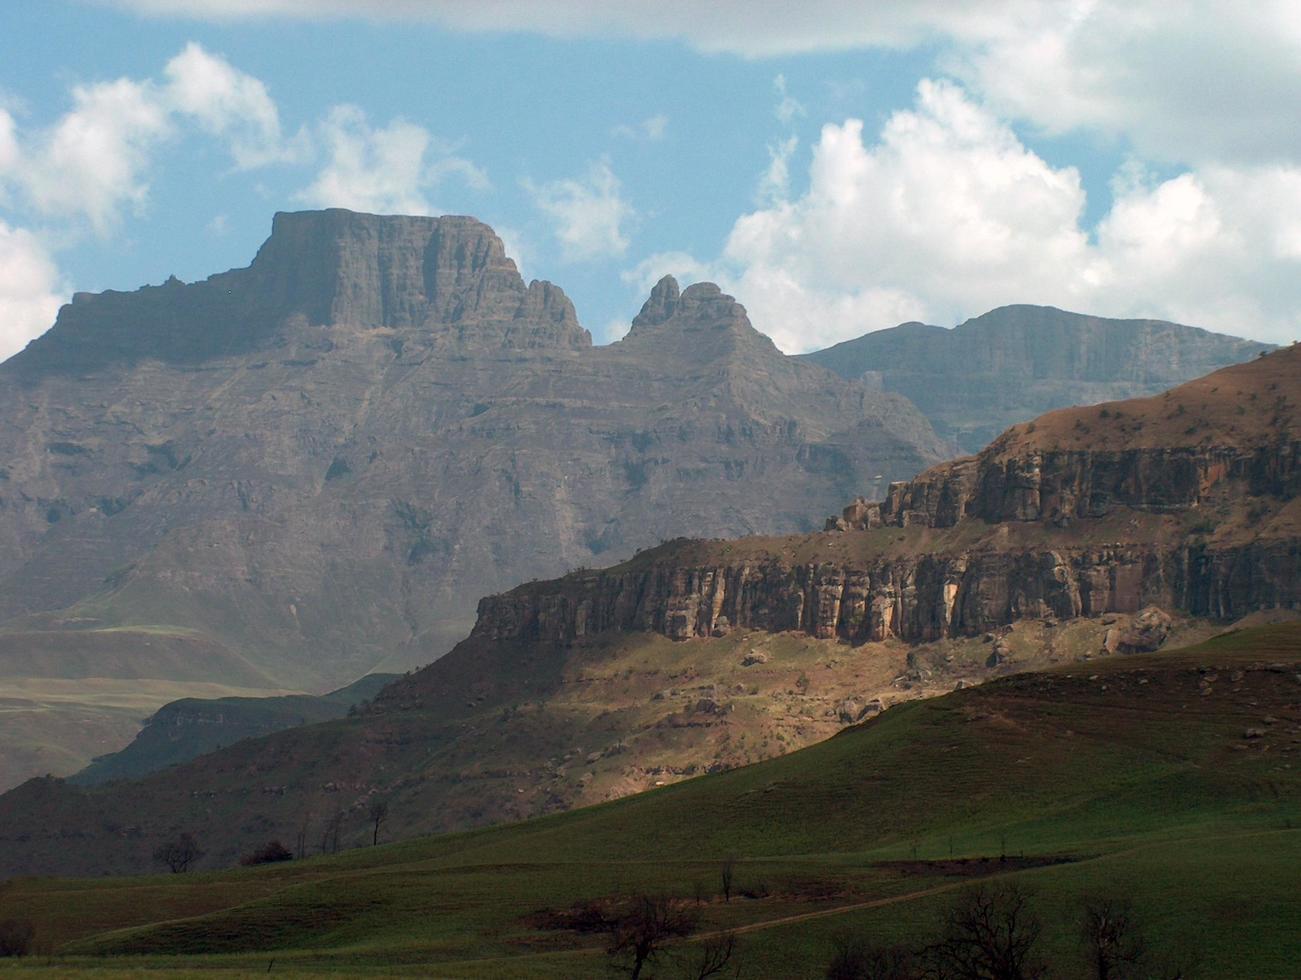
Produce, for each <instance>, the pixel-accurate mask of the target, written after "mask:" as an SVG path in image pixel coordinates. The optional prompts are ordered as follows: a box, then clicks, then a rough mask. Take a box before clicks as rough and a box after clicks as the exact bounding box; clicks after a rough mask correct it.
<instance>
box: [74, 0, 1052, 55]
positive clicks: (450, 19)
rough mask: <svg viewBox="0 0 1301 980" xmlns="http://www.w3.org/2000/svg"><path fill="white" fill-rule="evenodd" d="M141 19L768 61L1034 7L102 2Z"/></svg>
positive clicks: (987, 27)
mask: <svg viewBox="0 0 1301 980" xmlns="http://www.w3.org/2000/svg"><path fill="white" fill-rule="evenodd" d="M99 2H100V3H102V4H104V5H107V6H114V7H119V8H122V9H125V10H131V11H135V12H137V13H142V14H149V15H157V16H176V17H191V18H197V19H204V20H218V21H222V20H242V19H254V18H299V19H331V18H340V19H342V18H357V19H368V20H426V21H431V22H433V23H436V24H441V25H443V26H445V27H449V28H452V29H454V30H463V31H492V32H499V31H501V30H502V25H503V24H509V25H510V29H511V30H515V31H530V32H535V33H539V34H545V35H549V36H553V37H593V36H598V37H600V36H617V37H629V38H643V39H679V40H684V41H687V42H688V43H690V44H692V45H693V46H695V47H697V48H699V49H700V50H704V51H725V52H731V53H736V54H743V55H746V56H752V57H758V56H765V55H774V54H789V53H795V52H802V51H816V50H828V49H829V50H842V51H843V50H849V49H852V48H859V47H864V46H874V47H882V46H888V47H899V46H905V45H912V44H916V43H921V42H924V41H929V40H934V39H935V38H937V37H942V36H945V35H956V36H960V37H967V36H977V37H980V36H985V35H987V34H988V33H989V32H990V31H991V30H992V29H993V27H994V26H995V25H996V24H997V22H998V21H999V20H1000V19H1004V18H1006V17H1008V16H1012V15H1013V14H1014V13H1016V12H1017V11H1021V10H1027V9H1033V8H1034V7H1035V6H1036V3H1035V2H1034V0H988V2H986V3H981V4H954V3H951V2H949V0H885V2H879V3H872V4H866V3H857V2H847V0H805V2H804V3H801V4H789V3H781V2H775V0H762V2H758V3H756V2H755V0H712V2H711V3H707V4H702V3H700V2H699V0H621V2H620V3H603V4H594V3H592V2H591V0H488V2H483V3H465V2H463V0H383V2H376V3H370V4H359V3H357V2H356V0H99Z"/></svg>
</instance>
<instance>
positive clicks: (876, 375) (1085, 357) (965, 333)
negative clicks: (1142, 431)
mask: <svg viewBox="0 0 1301 980" xmlns="http://www.w3.org/2000/svg"><path fill="white" fill-rule="evenodd" d="M1268 349H1270V345H1269V344H1261V343H1257V342H1255V341H1249V340H1241V339H1239V338H1237V337H1228V336H1225V335H1223V334H1214V333H1209V332H1208V331H1205V330H1200V329H1198V328H1196V327H1186V326H1181V325H1179V324H1176V323H1166V322H1164V321H1161V320H1112V319H1107V318H1105V317H1096V316H1086V315H1082V314H1079V313H1068V312H1066V311H1064V310H1058V309H1054V308H1052V307H1048V306H1029V305H1015V306H1004V307H1000V308H999V309H996V310H991V311H990V312H989V313H985V314H983V315H982V316H978V317H975V318H974V319H971V320H968V321H966V322H965V323H962V324H960V325H958V326H957V327H954V328H952V329H945V328H943V327H936V326H929V325H927V324H923V323H905V324H902V325H900V326H897V327H892V328H890V329H888V330H877V331H874V332H873V333H870V334H867V335H865V336H863V337H859V338H857V339H855V340H848V341H845V342H844V343H841V344H837V345H836V346H834V347H830V348H828V349H826V350H822V351H817V352H815V353H812V354H805V355H803V356H804V357H806V358H808V359H809V360H812V361H814V362H815V363H817V364H821V365H822V366H823V367H826V368H829V369H831V370H832V371H835V372H836V373H838V374H840V375H842V376H843V377H846V378H863V379H865V380H867V381H869V382H870V383H873V384H878V385H880V386H882V387H883V388H884V389H885V390H887V391H897V392H899V393H900V394H903V395H906V396H908V398H909V399H911V400H912V401H913V402H914V403H916V404H917V406H918V407H919V408H921V410H922V411H923V412H925V413H926V415H927V417H928V418H929V419H930V420H931V422H932V424H933V425H934V426H935V428H936V431H938V432H939V433H940V434H941V435H943V436H945V437H947V438H952V439H954V440H955V441H956V442H957V443H958V444H959V446H960V447H961V448H962V449H963V450H964V451H966V452H976V451H978V450H980V449H982V448H984V446H985V445H986V443H988V442H989V441H990V440H991V439H993V438H994V437H995V436H997V435H998V434H999V433H1000V432H1002V431H1003V430H1004V429H1006V428H1007V427H1008V426H1010V425H1013V424H1015V423H1018V422H1023V421H1026V420H1028V419H1032V418H1034V417H1036V416H1037V415H1040V414H1042V413H1043V412H1047V411H1051V410H1052V409H1055V408H1059V407H1061V406H1064V405H1086V404H1092V403H1096V402H1103V401H1113V400H1116V399H1122V398H1135V397H1140V396H1143V395H1150V394H1154V393H1156V392H1159V391H1162V390H1163V389H1166V388H1169V387H1170V386H1172V385H1176V384H1179V383H1181V382H1184V381H1188V380H1190V379H1192V378H1195V377H1198V376H1200V375H1203V374H1207V373H1209V372H1211V371H1214V370H1216V369H1217V368H1220V367H1224V366H1226V365H1229V364H1234V363H1238V362H1241V361H1245V360H1247V359H1249V358H1251V357H1254V356H1256V355H1257V354H1258V353H1260V352H1261V351H1263V350H1268Z"/></svg>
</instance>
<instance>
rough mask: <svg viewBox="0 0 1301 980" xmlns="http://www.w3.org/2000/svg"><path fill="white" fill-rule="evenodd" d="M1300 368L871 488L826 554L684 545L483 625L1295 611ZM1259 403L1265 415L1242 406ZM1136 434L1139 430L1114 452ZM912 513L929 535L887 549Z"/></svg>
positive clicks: (951, 625)
mask: <svg viewBox="0 0 1301 980" xmlns="http://www.w3.org/2000/svg"><path fill="white" fill-rule="evenodd" d="M1299 379H1301V347H1292V348H1289V349H1287V350H1283V351H1279V352H1277V353H1275V354H1272V355H1269V356H1268V357H1266V358H1262V359H1260V360H1258V361H1257V362H1254V363H1252V364H1246V365H1240V366H1237V367H1234V368H1229V369H1225V370H1224V371H1220V372H1217V373H1216V374H1213V375H1210V376H1209V377H1208V378H1207V379H1201V380H1199V381H1197V382H1194V383H1191V384H1189V385H1185V386H1182V387H1180V388H1177V389H1174V390H1173V391H1171V392H1169V393H1167V394H1166V395H1165V396H1162V397H1160V398H1157V399H1151V400H1148V401H1142V400H1139V401H1133V402H1126V403H1121V404H1118V405H1116V404H1113V405H1110V406H1095V407H1093V408H1089V409H1074V410H1067V411H1065V412H1062V413H1054V414H1053V415H1049V416H1046V417H1044V418H1043V419H1041V420H1039V421H1038V422H1037V423H1032V424H1030V425H1028V426H1024V427H1017V428H1015V429H1013V430H1010V431H1009V432H1008V433H1007V434H1005V435H1004V436H1003V437H1002V438H1000V439H999V440H997V441H996V442H995V443H994V444H992V445H991V446H990V447H989V448H988V449H987V450H986V451H985V452H983V453H981V454H980V455H979V456H977V457H971V458H967V459H963V460H958V461H956V462H953V463H946V464H941V465H940V466H937V467H935V468H933V469H932V470H929V471H927V472H926V473H924V474H922V475H921V476H920V477H918V478H917V479H916V480H913V481H911V482H907V483H905V482H899V483H895V484H893V485H892V486H891V487H890V492H889V495H888V496H887V498H886V499H885V500H884V501H881V502H868V501H865V500H859V501H856V502H855V503H854V504H852V505H850V506H849V507H848V508H846V510H845V512H844V514H843V515H842V516H841V517H839V518H834V519H833V520H831V521H829V522H828V527H827V537H826V538H824V539H822V541H821V543H819V541H818V540H816V539H806V540H805V542H804V544H803V548H802V550H803V551H804V552H806V553H812V554H813V555H814V557H812V558H808V559H805V560H797V559H795V558H794V557H793V555H794V551H796V550H799V549H787V551H788V552H790V553H789V554H787V555H785V556H780V555H778V554H777V552H780V551H781V550H782V549H781V548H780V547H774V548H770V549H768V551H767V553H766V554H765V553H764V551H763V549H759V550H758V551H757V552H756V551H755V550H754V549H750V550H749V553H748V554H747V555H746V556H745V557H744V558H741V559H739V560H738V559H733V560H727V559H726V558H725V557H724V556H725V555H726V554H727V553H728V552H729V551H731V550H732V548H731V546H728V545H724V544H719V545H717V546H716V547H713V548H711V547H709V546H707V545H704V546H695V547H694V548H692V549H684V548H683V547H681V546H669V547H667V548H664V549H660V550H657V551H656V552H653V553H650V554H647V555H643V556H640V557H639V558H638V559H637V560H635V561H633V562H630V563H629V564H627V565H625V566H621V567H616V568H613V569H610V570H608V571H605V572H598V573H587V574H585V575H581V576H575V577H570V578H568V579H564V580H561V581H559V582H556V583H550V584H543V585H529V586H524V587H522V588H519V589H516V590H514V591H513V592H510V593H507V594H506V595H503V596H494V597H490V598H488V599H485V600H484V601H483V602H482V603H481V604H480V607H479V622H478V625H477V626H476V633H481V634H483V635H484V636H487V637H489V638H493V639H506V638H520V639H541V640H549V641H569V640H574V639H577V638H581V637H584V636H587V635H590V634H593V633H599V632H603V631H606V630H644V631H653V632H657V633H663V634H665V635H668V636H671V637H674V638H678V639H685V638H688V637H694V636H707V635H710V634H717V633H720V632H726V631H727V630H729V629H733V628H737V627H743V628H758V629H765V630H773V631H779V630H799V631H803V632H807V633H810V634H812V635H815V636H818V637H826V638H831V637H839V638H842V639H845V640H848V641H850V642H865V641H869V640H882V639H886V638H888V637H892V636H897V637H901V638H903V639H905V640H910V641H918V642H923V641H930V640H935V639H939V638H942V637H947V636H954V635H961V634H974V633H979V632H983V631H986V630H990V629H993V628H995V627H998V626H1002V625H1005V624H1007V623H1011V622H1014V621H1016V620H1018V619H1023V618H1042V617H1050V618H1056V619H1071V618H1074V617H1077V616H1082V615H1097V614H1102V613H1109V612H1134V611H1137V610H1138V609H1140V608H1141V607H1143V606H1147V605H1159V606H1163V607H1165V608H1169V609H1178V610H1182V611H1184V612H1186V613H1188V614H1191V615H1196V616H1207V617H1212V618H1217V619H1234V618H1237V617H1240V616H1243V615H1246V614H1247V613H1249V612H1252V611H1254V610H1257V609H1261V608H1272V607H1296V606H1297V605H1298V604H1301V540H1299V536H1298V527H1297V523H1296V518H1297V517H1298V510H1299V506H1298V505H1301V500H1298V493H1299V492H1301V439H1298V427H1297V407H1298V402H1299V401H1301V397H1299V396H1301V390H1299V388H1301V380H1299ZM1266 395H1267V397H1262V396H1266ZM1253 399H1254V400H1255V401H1256V402H1258V403H1260V404H1261V406H1262V408H1263V409H1264V410H1265V411H1266V412H1268V413H1269V414H1268V415H1267V417H1266V418H1265V419H1259V418H1257V419H1250V418H1248V417H1247V413H1245V412H1243V413H1240V412H1239V411H1238V406H1239V405H1241V404H1243V403H1244V402H1246V403H1248V404H1249V403H1250V402H1251V401H1252V400H1253ZM1172 421H1173V422H1174V424H1173V425H1171V424H1169V423H1171V422H1172ZM1095 430H1099V431H1098V434H1097V435H1096V436H1094V437H1092V438H1091V437H1090V433H1093V432H1094V431H1095ZM1126 432H1128V440H1129V441H1130V442H1132V443H1136V445H1131V446H1130V447H1129V448H1110V449H1100V448H1097V445H1098V443H1099V442H1101V443H1102V444H1104V445H1110V446H1118V445H1122V444H1123V441H1124V440H1123V439H1122V436H1123V435H1124V434H1125V433H1126ZM895 528H904V529H914V530H918V531H921V532H922V533H923V534H925V535H927V536H926V537H917V538H916V544H915V545H913V546H911V547H902V548H899V547H890V545H889V542H892V541H893V540H894V538H893V535H894V534H895V533H896V532H895V531H894V529H895ZM837 535H847V536H851V537H855V539H856V541H857V552H858V554H857V555H856V556H855V557H835V558H832V557H831V556H832V555H834V554H835V553H836V552H837V550H839V551H841V552H845V551H847V550H849V549H846V548H845V547H843V546H842V545H843V543H842V542H837V541H836V540H835V538H836V536H837ZM742 550H744V549H742ZM702 552H703V553H704V554H705V555H706V556H707V558H713V559H714V560H712V561H711V560H704V561H701V560H700V555H701V553H702Z"/></svg>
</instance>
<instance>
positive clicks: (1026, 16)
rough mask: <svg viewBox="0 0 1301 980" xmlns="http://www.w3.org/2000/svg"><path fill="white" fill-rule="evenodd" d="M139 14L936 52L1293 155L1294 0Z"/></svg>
mask: <svg viewBox="0 0 1301 980" xmlns="http://www.w3.org/2000/svg"><path fill="white" fill-rule="evenodd" d="M100 2H103V3H107V4H111V5H114V6H117V7H120V8H124V9H129V10H133V11H136V12H140V13H145V14H152V15H169V16H184V17H194V18H206V19H215V20H233V19H240V18H259V17H282V18H347V17H363V18H369V19H372V20H374V19H390V20H391V19H420V20H427V21H431V22H433V23H436V24H440V25H442V26H444V27H448V28H451V29H454V30H463V31H488V32H498V31H500V30H501V29H502V27H501V25H503V24H509V25H510V28H511V30H515V31H529V32H534V33H539V34H544V35H549V36H558V37H608V36H615V37H627V38H635V39H671V40H679V41H683V42H685V43H687V44H689V45H691V46H693V47H694V48H696V49H697V50H701V51H706V52H728V53H732V54H738V55H741V56H744V57H767V56H774V55H790V54H799V53H805V52H817V51H846V50H854V49H863V48H892V49H911V48H919V47H923V46H924V47H926V48H928V49H932V50H935V51H938V52H941V53H942V56H943V57H944V59H945V61H944V63H943V65H942V68H943V70H944V71H946V72H949V73H952V72H958V73H959V74H960V75H961V77H962V78H963V79H964V80H965V81H967V83H968V84H969V85H971V86H972V88H973V89H974V90H975V91H978V92H979V93H980V94H981V95H982V96H983V97H985V98H986V99H989V100H991V102H992V104H994V105H996V106H997V107H998V109H999V111H1000V112H1002V113H1003V114H1005V115H1009V116H1011V117H1013V118H1017V119H1025V120H1029V121H1030V122H1032V123H1034V124H1036V125H1038V126H1041V127H1043V128H1044V129H1047V130H1050V131H1064V130H1070V129H1075V128H1086V129H1089V130H1093V131H1099V130H1100V131H1102V132H1106V133H1113V134H1116V135H1118V136H1121V137H1123V138H1125V139H1127V140H1129V141H1131V142H1132V143H1133V144H1134V145H1135V146H1136V147H1137V148H1138V149H1139V150H1140V152H1143V153H1144V154H1146V155H1149V156H1154V157H1160V158H1162V159H1165V160H1170V161H1174V162H1180V163H1203V162H1207V161H1210V160H1219V161H1230V160H1236V161H1242V162H1250V163H1257V164H1258V163H1263V162H1269V161H1277V160H1282V159H1290V160H1293V161H1297V160H1299V159H1301V145H1298V142H1297V140H1296V138H1295V135H1294V134H1296V133H1297V132H1299V131H1301V99H1298V98H1297V97H1296V93H1297V92H1298V91H1301V7H1298V5H1297V4H1296V2H1295V0H1255V2H1253V3H1229V2H1227V0H1189V2H1184V3H1170V2H1169V0H1047V2H1045V0H984V2H981V3H954V2H952V0H881V2H876V3H864V2H862V0H805V2H803V3H799V4H792V3H782V2H776V0H763V2H756V0H712V2H710V3H707V4H702V3H700V2H699V0H621V2H619V3H604V4H594V3H592V2H591V0H492V2H481V3H466V2H464V0H385V2H383V3H372V4H358V3H356V2H355V0H100Z"/></svg>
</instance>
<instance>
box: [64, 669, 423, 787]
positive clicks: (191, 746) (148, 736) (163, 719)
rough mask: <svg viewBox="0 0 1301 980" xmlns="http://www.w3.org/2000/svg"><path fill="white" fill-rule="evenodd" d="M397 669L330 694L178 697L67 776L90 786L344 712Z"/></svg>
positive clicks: (394, 677) (365, 698)
mask: <svg viewBox="0 0 1301 980" xmlns="http://www.w3.org/2000/svg"><path fill="white" fill-rule="evenodd" d="M400 676H401V675H400V674H367V675H366V676H365V677H363V678H362V679H361V680H359V681H355V682H353V683H352V684H349V685H348V686H347V687H342V688H340V689H339V690H337V691H331V692H330V693H329V694H320V695H312V694H288V695H281V696H280V697H265V698H248V697H244V698H183V699H181V700H179V701H173V702H171V703H170V704H165V705H163V706H162V707H161V708H159V709H158V710H157V711H156V712H154V714H153V715H152V716H151V717H150V718H149V720H148V721H146V722H145V727H144V728H143V729H142V730H141V731H140V733H139V734H138V735H136V737H135V740H134V741H132V743H131V744H130V745H128V746H127V747H126V748H124V749H122V750H121V751H119V752H114V753H111V754H109V755H102V756H100V757H99V758H98V759H95V760H94V761H93V762H92V763H91V764H90V765H89V766H87V767H86V768H85V769H83V770H82V771H81V772H79V773H77V774H76V775H75V776H73V777H72V778H71V779H70V780H69V781H70V782H73V783H77V784H78V785H81V786H95V785H98V784H99V783H107V782H111V781H113V780H115V779H136V778H139V777H140V776H144V775H147V774H148V773H151V772H157V771H158V770H160V769H166V768H167V767H168V766H174V765H178V764H179V763H182V762H188V761H189V760H190V759H193V758H195V757H196V756H200V755H203V754H204V753H206V752H213V751H215V750H217V749H220V748H222V747H223V746H226V745H232V744H234V743H235V742H239V741H242V740H244V739H246V738H254V737H256V736H258V735H269V734H271V733H272V732H279V731H283V730H284V729H286V728H294V727H296V726H298V725H310V724H314V723H316V722H320V721H331V720H333V719H335V718H342V717H344V716H345V715H346V714H347V713H348V711H349V710H350V709H352V708H355V707H356V706H357V705H359V704H361V703H362V702H364V701H369V700H370V699H371V698H373V697H374V696H375V695H376V694H378V693H379V692H380V690H381V689H383V687H384V686H385V685H387V684H391V683H392V682H393V681H395V680H397V679H398V678H399V677H400Z"/></svg>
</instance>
